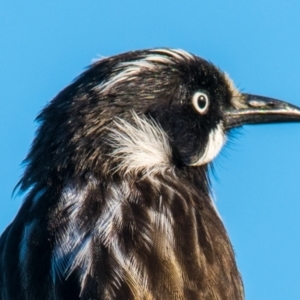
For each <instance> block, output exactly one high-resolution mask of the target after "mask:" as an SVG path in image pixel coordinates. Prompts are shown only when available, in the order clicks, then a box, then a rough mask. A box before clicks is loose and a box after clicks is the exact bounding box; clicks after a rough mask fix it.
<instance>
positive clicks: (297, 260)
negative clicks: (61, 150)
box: [0, 0, 300, 300]
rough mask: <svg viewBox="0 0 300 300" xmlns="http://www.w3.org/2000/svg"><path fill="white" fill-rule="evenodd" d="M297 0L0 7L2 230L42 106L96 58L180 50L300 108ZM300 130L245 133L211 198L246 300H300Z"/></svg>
mask: <svg viewBox="0 0 300 300" xmlns="http://www.w3.org/2000/svg"><path fill="white" fill-rule="evenodd" d="M299 16H300V4H299V1H274V0H273V1H267V0H259V1H258V0H255V1H253V0H252V1H230V0H228V1H179V0H176V1H175V0H173V1H166V0H165V1H158V0H152V1H93V0H89V1H67V0H65V1H32V2H30V1H17V0H14V1H10V3H9V1H1V4H0V92H1V94H0V95H1V96H0V105H1V106H0V137H1V146H0V176H1V177H0V188H1V199H0V232H2V231H3V230H4V228H5V227H6V226H7V225H8V223H9V222H11V221H12V219H13V217H14V216H15V214H16V212H17V210H18V208H19V207H20V205H21V203H22V197H19V196H17V197H15V198H13V197H11V193H12V190H13V188H14V186H15V184H16V183H17V181H18V180H19V178H20V176H21V174H22V170H23V169H22V167H21V166H20V163H21V161H22V159H23V158H24V157H25V155H26V153H27V151H28V149H29V146H30V143H31V141H32V139H33V137H34V132H35V130H36V128H37V124H36V123H35V122H34V118H35V116H36V115H37V113H38V112H39V111H40V110H41V109H42V108H43V106H44V105H45V104H46V103H47V101H49V100H50V99H51V98H53V97H54V96H55V95H56V94H57V93H58V92H59V91H60V90H61V89H62V88H63V87H65V86H66V85H67V84H69V83H70V82H71V81H72V80H73V79H74V77H76V76H77V75H78V74H79V73H80V72H82V71H83V69H84V67H86V66H87V65H89V64H90V62H91V60H92V59H93V58H97V57H98V56H110V55H113V54H117V53H119V52H124V51H128V50H133V49H140V48H149V47H157V46H168V47H174V48H182V49H185V50H187V51H190V52H192V53H195V54H197V55H199V56H202V57H204V58H206V59H208V60H210V61H212V62H214V63H215V64H216V65H217V66H219V67H220V68H221V69H223V70H225V71H226V72H228V73H229V74H230V75H231V77H232V78H233V80H234V81H235V83H236V85H237V86H238V87H239V88H240V89H241V90H243V91H245V92H248V93H255V94H261V95H266V96H271V97H276V98H279V99H283V100H286V101H289V102H293V103H294V104H296V105H298V106H300V84H299V79H300V59H299V53H300V17H299ZM299 136H300V124H296V123H295V124H279V125H261V126H245V127H244V129H243V130H241V131H240V133H239V134H237V135H236V136H235V137H236V138H235V139H234V140H232V142H231V143H229V145H228V146H227V147H226V148H225V150H224V151H223V152H222V154H221V155H220V156H219V157H218V159H217V160H216V163H215V171H216V172H215V173H216V175H215V176H213V180H212V183H213V192H214V194H215V195H216V199H217V206H218V208H219V211H220V213H221V215H222V218H223V220H224V222H225V225H226V227H227V229H228V232H229V235H230V237H231V240H232V242H233V245H234V248H235V251H236V255H237V261H238V265H239V268H240V271H241V273H242V275H243V278H244V283H245V290H246V296H247V299H250V300H266V299H272V300H274V299H275V300H276V299H278V300H279V299H280V300H282V299H289V300H292V299H295V300H296V299H299V297H300V296H299V295H300V218H299V215H300V201H299V200H300V196H299V185H300V155H299V149H300V139H299Z"/></svg>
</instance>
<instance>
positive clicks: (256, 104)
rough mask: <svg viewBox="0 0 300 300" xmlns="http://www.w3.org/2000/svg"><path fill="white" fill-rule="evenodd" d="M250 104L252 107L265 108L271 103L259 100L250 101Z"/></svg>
mask: <svg viewBox="0 0 300 300" xmlns="http://www.w3.org/2000/svg"><path fill="white" fill-rule="evenodd" d="M248 104H249V105H250V106H252V107H264V106H266V105H269V104H270V103H266V102H264V101H259V100H250V101H249V102H248Z"/></svg>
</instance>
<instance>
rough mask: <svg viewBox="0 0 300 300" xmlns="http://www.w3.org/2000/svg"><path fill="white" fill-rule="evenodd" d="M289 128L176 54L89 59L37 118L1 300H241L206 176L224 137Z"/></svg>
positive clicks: (284, 107)
mask: <svg viewBox="0 0 300 300" xmlns="http://www.w3.org/2000/svg"><path fill="white" fill-rule="evenodd" d="M259 101H260V102H259ZM299 119H300V111H299V110H298V109H297V108H296V107H294V106H291V105H288V104H286V103H283V102H279V101H276V100H272V99H267V98H262V97H260V98H258V97H257V96H254V97H253V96H251V95H246V94H241V93H240V92H239V91H238V90H237V89H236V88H235V87H234V85H233V83H232V81H231V80H230V79H229V77H228V76H227V75H226V74H224V73H222V72H221V71H220V70H218V69H217V68H216V67H214V66H213V65H212V64H211V63H208V62H207V61H205V60H203V59H201V58H199V57H197V56H194V55H192V54H189V53H187V52H185V51H182V50H174V49H152V50H142V51H135V52H128V53H124V54H121V55H117V56H113V57H109V58H105V59H102V60H99V61H96V62H95V63H94V64H93V65H92V66H91V67H90V68H89V69H88V70H87V71H85V72H84V73H83V74H82V75H81V76H79V77H78V78H77V79H76V80H75V81H74V82H73V83H72V84H71V85H69V86H68V87H66V88H65V89H64V90H63V91H62V92H60V93H59V94H58V95H57V97H56V98H54V99H53V100H52V101H51V102H50V103H49V104H48V105H47V106H46V108H45V109H44V110H43V111H42V112H41V113H40V115H39V116H38V118H37V120H38V121H39V122H40V127H39V129H38V132H37V135H36V138H35V140H34V142H33V145H32V148H31V150H30V152H29V154H28V156H27V158H26V164H27V167H26V170H25V172H24V175H23V177H22V179H21V181H20V182H19V184H18V187H19V188H20V190H21V191H28V194H27V196H26V199H25V202H24V204H23V205H22V207H21V209H20V211H19V213H18V214H17V216H16V218H15V220H14V221H13V222H12V224H10V225H9V227H8V228H7V229H6V231H5V232H4V233H3V234H2V236H1V240H0V286H1V292H0V295H1V299H3V300H4V299H9V300H11V299H13V300H16V299H28V300H34V299H72V300H73V299H107V300H108V299H145V300H150V299H153V300H154V299H166V300H167V299H205V300H210V299H211V300H213V299H219V300H221V299H222V300H226V299H231V300H232V299H243V298H244V292H243V284H242V281H241V278H240V274H239V272H238V269H237V266H236V263H235V258H234V252H233V249H232V246H231V244H230V241H229V238H228V236H227V233H226V231H225V229H224V226H223V224H222V222H221V220H220V218H219V216H218V213H217V211H216V209H215V206H214V203H213V201H212V200H211V197H210V190H209V180H208V178H207V168H208V165H209V163H210V162H211V161H212V160H213V159H214V158H215V156H216V155H217V154H218V152H219V151H220V149H221V148H222V146H223V145H224V144H225V142H226V135H227V133H228V131H229V130H230V129H231V128H233V127H236V126H240V125H242V124H244V123H261V122H274V121H296V120H299Z"/></svg>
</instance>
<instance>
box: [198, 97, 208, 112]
mask: <svg viewBox="0 0 300 300" xmlns="http://www.w3.org/2000/svg"><path fill="white" fill-rule="evenodd" d="M205 105H206V98H205V97H204V96H199V98H198V107H199V108H201V109H203V108H204V107H205Z"/></svg>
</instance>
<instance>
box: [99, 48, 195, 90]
mask: <svg viewBox="0 0 300 300" xmlns="http://www.w3.org/2000/svg"><path fill="white" fill-rule="evenodd" d="M164 55H169V57H168V56H164ZM191 59H194V56H193V55H192V54H190V53H188V52H185V51H183V50H179V49H153V50H149V54H148V55H145V56H144V57H143V58H140V59H138V60H135V61H129V62H121V63H119V64H117V65H116V66H115V67H114V69H113V73H112V75H111V77H110V78H108V79H107V80H106V81H104V82H102V83H101V84H100V85H98V86H97V87H96V88H95V89H96V90H97V91H99V92H101V93H105V92H107V91H108V90H110V89H111V88H112V87H113V86H114V85H116V84H117V83H120V82H126V81H128V80H131V79H132V78H133V77H134V76H136V75H138V74H139V73H141V72H142V71H144V70H145V69H148V70H151V69H154V68H158V67H159V64H163V65H166V64H174V63H176V61H185V60H191Z"/></svg>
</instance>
